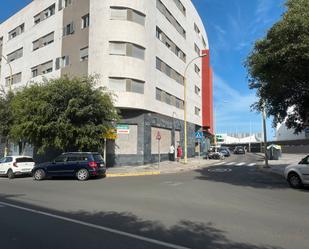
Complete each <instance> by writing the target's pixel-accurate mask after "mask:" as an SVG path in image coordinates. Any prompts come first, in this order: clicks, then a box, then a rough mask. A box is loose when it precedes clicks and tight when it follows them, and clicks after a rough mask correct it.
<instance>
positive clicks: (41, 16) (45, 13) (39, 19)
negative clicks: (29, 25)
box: [33, 4, 56, 25]
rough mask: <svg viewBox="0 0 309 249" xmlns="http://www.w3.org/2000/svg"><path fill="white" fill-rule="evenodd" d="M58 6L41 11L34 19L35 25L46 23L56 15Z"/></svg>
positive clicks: (54, 5)
mask: <svg viewBox="0 0 309 249" xmlns="http://www.w3.org/2000/svg"><path fill="white" fill-rule="evenodd" d="M55 9H56V4H53V5H51V6H49V7H48V8H46V9H45V10H43V11H41V12H40V13H38V14H36V15H35V16H34V17H33V19H34V24H35V25H36V24H39V23H40V22H42V21H44V20H45V19H47V18H49V17H51V16H52V15H54V14H55Z"/></svg>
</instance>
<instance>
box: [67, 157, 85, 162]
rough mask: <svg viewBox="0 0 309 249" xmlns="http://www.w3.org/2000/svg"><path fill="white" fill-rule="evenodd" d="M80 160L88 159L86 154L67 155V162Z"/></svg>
mask: <svg viewBox="0 0 309 249" xmlns="http://www.w3.org/2000/svg"><path fill="white" fill-rule="evenodd" d="M80 161H88V157H87V156H69V157H68V162H80Z"/></svg>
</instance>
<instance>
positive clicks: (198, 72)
mask: <svg viewBox="0 0 309 249" xmlns="http://www.w3.org/2000/svg"><path fill="white" fill-rule="evenodd" d="M194 71H195V72H196V73H197V74H198V75H200V71H201V69H200V68H199V67H198V66H197V65H196V64H194Z"/></svg>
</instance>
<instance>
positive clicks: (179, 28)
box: [157, 0, 186, 38]
mask: <svg viewBox="0 0 309 249" xmlns="http://www.w3.org/2000/svg"><path fill="white" fill-rule="evenodd" d="M157 9H158V10H159V11H160V12H161V13H162V14H163V15H164V16H165V18H166V19H167V20H168V21H169V22H170V23H171V24H172V25H173V26H174V27H175V29H176V30H177V31H178V33H179V34H181V35H182V36H183V37H184V38H186V31H185V30H184V28H183V27H182V26H181V25H180V23H179V22H178V21H177V20H176V18H175V17H174V16H173V15H172V13H171V12H170V11H169V10H168V9H167V8H166V6H165V5H164V4H163V3H162V2H161V0H157Z"/></svg>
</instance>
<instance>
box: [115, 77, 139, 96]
mask: <svg viewBox="0 0 309 249" xmlns="http://www.w3.org/2000/svg"><path fill="white" fill-rule="evenodd" d="M109 88H110V89H111V90H114V91H118V92H134V93H140V94H143V93H144V88H145V81H141V80H136V79H130V78H121V77H110V78H109Z"/></svg>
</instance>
